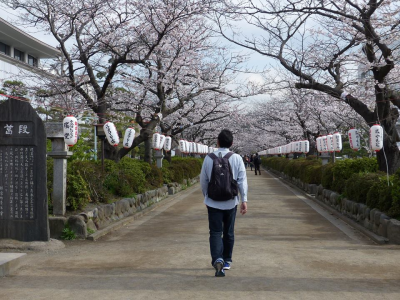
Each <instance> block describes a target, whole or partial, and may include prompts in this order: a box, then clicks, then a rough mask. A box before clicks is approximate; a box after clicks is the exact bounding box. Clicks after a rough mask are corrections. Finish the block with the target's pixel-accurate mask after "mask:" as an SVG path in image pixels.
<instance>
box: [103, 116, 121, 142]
mask: <svg viewBox="0 0 400 300" xmlns="http://www.w3.org/2000/svg"><path fill="white" fill-rule="evenodd" d="M103 130H104V132H105V134H106V138H107V141H108V142H109V143H110V145H113V146H114V147H116V146H118V144H119V136H118V131H117V128H116V127H115V125H114V123H112V122H106V124H104V126H103Z"/></svg>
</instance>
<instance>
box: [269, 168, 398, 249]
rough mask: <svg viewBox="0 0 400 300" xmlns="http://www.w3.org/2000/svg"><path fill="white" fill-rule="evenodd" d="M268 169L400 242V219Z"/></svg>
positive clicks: (392, 241) (345, 214)
mask: <svg viewBox="0 0 400 300" xmlns="http://www.w3.org/2000/svg"><path fill="white" fill-rule="evenodd" d="M269 171H271V172H273V173H274V174H277V175H278V176H280V177H282V178H284V179H285V180H288V181H290V182H291V183H292V184H294V185H296V186H297V187H298V188H300V189H302V190H304V191H305V192H307V193H308V194H309V195H310V196H311V197H314V198H315V199H317V200H319V201H321V202H323V203H325V204H326V205H328V206H330V207H331V208H333V209H335V210H336V211H338V212H340V213H341V214H342V215H344V216H346V217H347V218H349V219H351V220H353V221H355V222H357V223H358V224H359V225H361V226H363V227H364V228H366V229H368V230H369V231H371V232H373V233H375V234H377V235H379V236H381V237H384V238H385V239H387V241H388V242H389V243H391V244H400V221H398V220H396V219H391V218H390V217H388V216H387V215H385V214H384V213H383V212H381V211H379V210H377V209H375V208H374V209H370V208H369V207H368V206H366V205H365V204H362V203H357V202H354V201H351V200H349V199H346V198H343V197H341V196H340V195H339V194H338V193H336V192H333V191H331V190H328V189H325V188H324V187H323V186H322V185H318V186H317V185H316V184H307V183H304V182H302V181H301V180H300V179H298V178H294V177H293V178H290V177H289V176H287V175H286V174H284V173H280V172H277V171H275V170H271V169H269Z"/></svg>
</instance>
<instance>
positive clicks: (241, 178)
mask: <svg viewBox="0 0 400 300" xmlns="http://www.w3.org/2000/svg"><path fill="white" fill-rule="evenodd" d="M228 152H229V149H228V148H219V149H218V150H217V151H215V152H214V154H215V155H216V156H218V157H219V153H221V155H222V157H224V156H225V155H226V154H227V153H228ZM229 164H230V165H231V169H232V175H233V178H234V179H235V180H236V181H237V183H238V187H239V194H240V196H241V200H242V202H247V176H246V168H245V167H244V163H243V159H242V157H241V156H240V155H239V154H233V155H232V156H231V157H230V158H229ZM212 168H213V160H212V159H211V158H210V157H209V156H208V155H207V156H206V158H205V159H204V162H203V166H202V168H201V174H200V184H201V190H202V192H203V195H204V204H205V205H207V206H210V207H213V208H217V209H222V210H226V209H232V208H234V207H235V206H236V205H238V204H239V196H236V197H235V198H233V199H231V200H227V201H214V200H212V199H210V198H208V195H207V191H208V183H209V182H210V180H211V172H212Z"/></svg>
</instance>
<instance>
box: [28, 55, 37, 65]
mask: <svg viewBox="0 0 400 300" xmlns="http://www.w3.org/2000/svg"><path fill="white" fill-rule="evenodd" d="M28 64H29V65H31V66H33V67H37V66H38V65H37V59H36V58H35V57H33V56H31V55H28Z"/></svg>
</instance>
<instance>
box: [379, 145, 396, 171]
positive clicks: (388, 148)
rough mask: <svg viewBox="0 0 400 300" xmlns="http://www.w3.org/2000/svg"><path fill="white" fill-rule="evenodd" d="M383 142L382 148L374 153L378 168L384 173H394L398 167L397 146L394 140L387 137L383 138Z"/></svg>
mask: <svg viewBox="0 0 400 300" xmlns="http://www.w3.org/2000/svg"><path fill="white" fill-rule="evenodd" d="M383 143H384V149H382V150H380V151H378V152H377V153H376V157H377V159H378V166H379V170H380V171H383V172H385V173H386V172H389V174H394V173H395V172H396V170H397V169H398V168H399V167H400V151H399V148H398V147H397V144H396V142H393V141H391V139H389V138H386V139H384V142H383ZM385 156H386V158H385Z"/></svg>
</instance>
